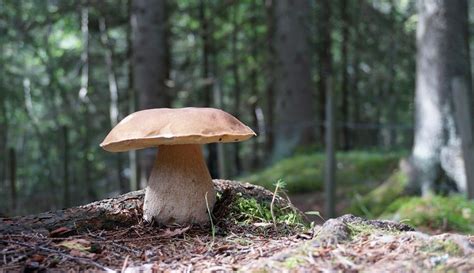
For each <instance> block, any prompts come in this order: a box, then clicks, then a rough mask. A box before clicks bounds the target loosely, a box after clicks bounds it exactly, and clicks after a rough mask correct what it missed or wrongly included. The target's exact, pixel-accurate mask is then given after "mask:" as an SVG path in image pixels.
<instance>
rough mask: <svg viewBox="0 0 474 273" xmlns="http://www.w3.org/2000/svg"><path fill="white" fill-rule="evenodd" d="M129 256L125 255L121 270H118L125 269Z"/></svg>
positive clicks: (123, 270)
mask: <svg viewBox="0 0 474 273" xmlns="http://www.w3.org/2000/svg"><path fill="white" fill-rule="evenodd" d="M129 257H130V256H128V255H127V257H125V261H123V265H122V270H120V272H122V273H123V272H125V269H126V268H127V264H128V258H129Z"/></svg>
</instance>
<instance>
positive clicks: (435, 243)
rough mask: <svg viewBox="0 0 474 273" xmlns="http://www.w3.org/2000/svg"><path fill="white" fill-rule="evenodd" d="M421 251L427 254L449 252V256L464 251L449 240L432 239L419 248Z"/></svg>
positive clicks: (459, 254) (458, 254) (460, 254)
mask: <svg viewBox="0 0 474 273" xmlns="http://www.w3.org/2000/svg"><path fill="white" fill-rule="evenodd" d="M420 250H421V251H423V252H426V253H428V254H436V255H439V254H445V253H446V254H449V255H451V256H462V255H464V251H463V250H462V249H461V247H460V246H459V245H458V244H456V243H455V242H453V241H451V240H432V241H430V242H429V244H427V245H424V246H423V247H421V248H420Z"/></svg>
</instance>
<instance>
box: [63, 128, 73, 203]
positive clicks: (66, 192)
mask: <svg viewBox="0 0 474 273" xmlns="http://www.w3.org/2000/svg"><path fill="white" fill-rule="evenodd" d="M62 133H63V207H64V208H67V207H69V205H70V204H71V194H70V190H71V189H70V181H69V128H68V127H67V126H65V125H63V126H62Z"/></svg>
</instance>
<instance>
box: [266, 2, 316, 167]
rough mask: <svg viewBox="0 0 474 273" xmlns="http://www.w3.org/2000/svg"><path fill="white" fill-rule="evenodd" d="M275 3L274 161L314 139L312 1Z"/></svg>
mask: <svg viewBox="0 0 474 273" xmlns="http://www.w3.org/2000/svg"><path fill="white" fill-rule="evenodd" d="M274 5H275V19H276V20H275V45H276V46H275V47H276V60H277V63H276V65H275V91H276V96H277V103H276V108H277V111H276V131H275V147H274V150H273V156H272V159H273V160H278V159H280V158H282V157H286V156H289V155H291V154H292V153H293V152H294V150H295V148H297V147H298V146H304V145H309V144H311V143H312V142H313V140H314V132H313V131H314V130H313V126H314V122H315V120H314V115H313V96H312V91H313V90H312V84H311V75H310V71H311V67H310V58H309V56H310V54H309V53H310V51H309V43H308V42H309V41H308V38H309V21H308V19H309V11H310V7H309V2H307V1H291V0H278V1H275V2H274Z"/></svg>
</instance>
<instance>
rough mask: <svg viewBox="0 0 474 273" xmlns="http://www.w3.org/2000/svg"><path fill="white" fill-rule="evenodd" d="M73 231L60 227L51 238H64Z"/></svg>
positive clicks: (52, 232)
mask: <svg viewBox="0 0 474 273" xmlns="http://www.w3.org/2000/svg"><path fill="white" fill-rule="evenodd" d="M71 231H72V229H70V228H68V227H60V228H57V229H55V230H53V231H51V232H50V233H49V237H63V236H66V235H67V234H68V233H70V232H71Z"/></svg>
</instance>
